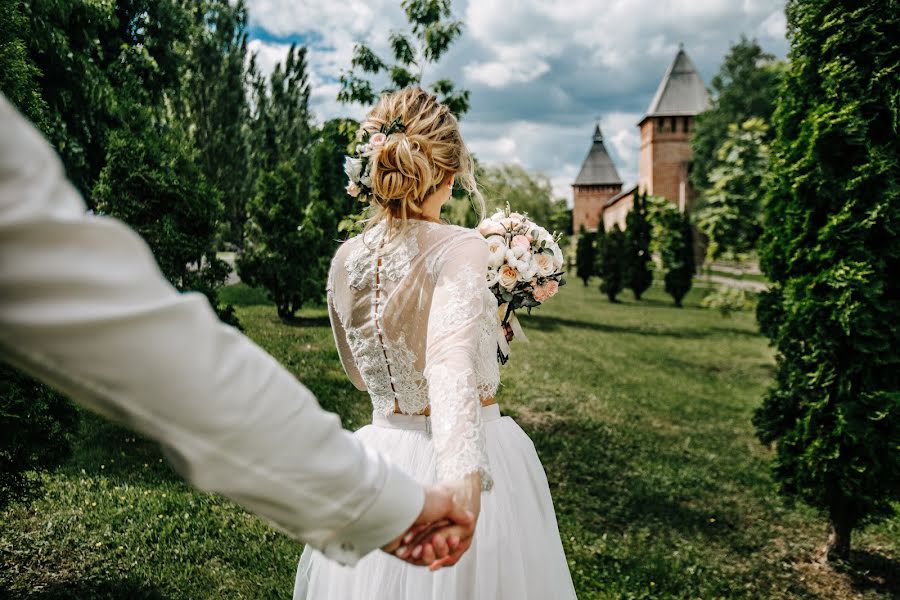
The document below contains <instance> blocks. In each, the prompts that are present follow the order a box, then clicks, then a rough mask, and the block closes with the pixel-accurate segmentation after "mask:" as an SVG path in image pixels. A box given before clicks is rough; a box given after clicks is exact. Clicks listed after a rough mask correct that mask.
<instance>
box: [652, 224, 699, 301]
mask: <svg viewBox="0 0 900 600" xmlns="http://www.w3.org/2000/svg"><path fill="white" fill-rule="evenodd" d="M664 214H665V218H666V225H665V227H666V229H665V233H664V239H663V240H662V242H661V243H660V254H661V255H662V263H663V269H664V270H665V272H666V274H665V277H664V281H665V287H666V293H667V294H669V295H670V296H672V299H673V300H674V301H675V306H678V307H679V308H680V307H681V306H682V304H681V301H682V300H683V299H684V297H685V296H686V295H687V293H688V292H689V291H690V290H691V285H692V284H693V279H694V270H695V265H694V228H693V225H692V224H691V219H690V216H688V214H687V213H686V212H685V213H680V212H678V211H676V210H670V211H667V212H665V213H664Z"/></svg>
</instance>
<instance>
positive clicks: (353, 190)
mask: <svg viewBox="0 0 900 600" xmlns="http://www.w3.org/2000/svg"><path fill="white" fill-rule="evenodd" d="M361 191H362V190H360V189H359V186H358V185H356V184H355V183H353V182H352V181H351V182H350V183H348V184H347V193H348V194H350V195H351V196H353V197H354V198H356V197H357V196H359V193H360V192H361Z"/></svg>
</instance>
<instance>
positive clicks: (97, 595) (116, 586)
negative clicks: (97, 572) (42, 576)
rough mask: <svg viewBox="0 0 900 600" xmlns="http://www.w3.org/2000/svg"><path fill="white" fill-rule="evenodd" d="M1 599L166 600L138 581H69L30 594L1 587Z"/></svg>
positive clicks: (155, 590) (164, 596)
mask: <svg viewBox="0 0 900 600" xmlns="http://www.w3.org/2000/svg"><path fill="white" fill-rule="evenodd" d="M0 598H23V599H26V598H27V599H28V600H86V599H88V598H90V599H91V600H121V599H123V598H128V600H166V599H168V598H169V596H166V595H165V594H163V593H162V592H161V591H159V590H158V589H157V588H154V587H150V586H147V585H144V584H141V583H139V582H137V581H129V580H124V581H67V582H63V583H54V584H51V585H48V586H46V587H42V588H41V589H38V590H31V591H30V592H18V591H17V592H15V593H14V592H13V591H12V590H9V589H4V588H2V587H0Z"/></svg>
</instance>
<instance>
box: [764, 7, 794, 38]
mask: <svg viewBox="0 0 900 600" xmlns="http://www.w3.org/2000/svg"><path fill="white" fill-rule="evenodd" d="M757 32H758V33H759V34H760V37H762V38H769V39H771V40H783V39H784V37H785V35H787V17H786V16H785V14H784V10H783V9H782V10H776V11H775V12H773V13H772V14H771V15H769V16H768V17H766V20H765V21H763V22H762V23H761V24H760V25H759V28H758V29H757Z"/></svg>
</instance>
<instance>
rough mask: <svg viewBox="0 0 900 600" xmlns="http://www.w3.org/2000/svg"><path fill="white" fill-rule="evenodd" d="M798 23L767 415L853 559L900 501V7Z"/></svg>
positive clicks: (775, 202)
mask: <svg viewBox="0 0 900 600" xmlns="http://www.w3.org/2000/svg"><path fill="white" fill-rule="evenodd" d="M889 4H894V3H889ZM895 8H896V7H895ZM787 18H788V31H789V35H790V42H791V51H790V66H789V71H788V73H787V77H786V82H785V85H784V87H783V89H782V93H781V98H780V105H779V108H778V109H777V111H776V114H775V118H774V124H775V139H774V141H773V145H772V161H771V164H770V167H769V169H770V171H769V177H768V179H767V181H768V182H769V183H768V185H767V193H766V198H765V205H764V206H765V208H764V210H765V214H764V217H765V229H764V232H763V238H762V244H761V248H760V258H761V266H762V268H763V271H764V272H765V273H766V275H767V276H768V278H769V281H771V282H772V287H771V288H770V290H769V291H768V292H767V293H766V294H765V295H764V296H763V297H762V299H761V301H760V303H759V307H758V309H757V315H758V318H759V323H760V328H761V329H762V331H763V333H765V335H767V336H768V337H769V338H770V340H771V342H772V345H773V346H774V347H775V349H776V351H777V354H776V376H775V384H774V386H773V387H772V388H771V389H770V390H769V392H768V394H767V395H766V398H765V401H764V403H763V405H762V406H761V407H760V408H759V409H758V410H757V412H756V415H755V418H754V422H755V424H756V426H757V430H758V433H759V437H760V439H761V440H762V441H763V442H765V443H775V444H776V448H777V459H776V461H775V469H774V470H775V478H776V480H777V481H778V482H779V484H780V486H781V491H782V492H783V493H785V494H787V495H789V496H791V497H795V498H800V499H802V500H804V501H805V502H807V503H809V504H810V505H812V506H814V507H816V508H818V509H820V510H822V512H823V513H824V514H826V515H827V518H828V521H829V536H828V542H827V544H826V546H825V553H824V558H825V559H828V558H831V557H838V558H841V559H844V558H847V557H848V555H849V551H850V540H851V533H852V531H853V529H854V528H856V527H858V526H860V525H862V524H863V523H865V522H870V521H872V520H876V519H879V518H882V517H885V516H887V515H890V514H892V513H893V512H894V511H895V510H896V506H897V504H896V502H897V501H898V500H900V451H898V446H897V444H898V440H900V327H898V326H897V315H898V314H900V283H898V282H900V280H898V277H897V273H900V103H898V102H897V99H898V98H900V82H898V81H900V80H898V77H897V65H898V64H900V49H898V46H897V43H896V39H895V38H893V37H891V36H890V35H889V34H887V32H890V31H897V30H898V29H900V11H898V10H890V9H888V10H885V4H884V2H880V1H876V0H868V1H860V2H854V3H852V7H849V6H848V3H846V2H841V1H839V0H790V1H789V2H788V4H787Z"/></svg>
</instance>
